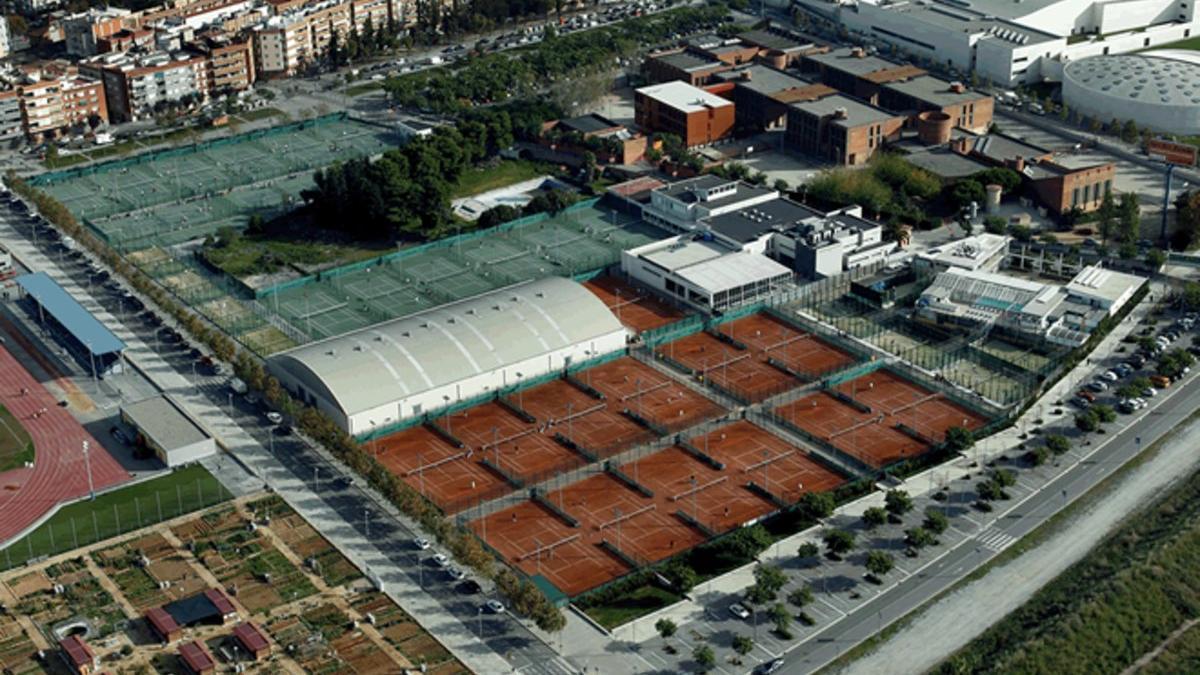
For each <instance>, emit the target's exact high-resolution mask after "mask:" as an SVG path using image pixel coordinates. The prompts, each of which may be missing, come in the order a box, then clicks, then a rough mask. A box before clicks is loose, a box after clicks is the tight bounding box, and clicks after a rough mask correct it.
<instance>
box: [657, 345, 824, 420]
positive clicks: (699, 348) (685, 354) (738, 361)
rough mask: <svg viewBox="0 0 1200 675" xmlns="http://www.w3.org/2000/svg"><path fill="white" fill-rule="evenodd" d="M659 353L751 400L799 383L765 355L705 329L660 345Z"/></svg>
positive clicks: (734, 393)
mask: <svg viewBox="0 0 1200 675" xmlns="http://www.w3.org/2000/svg"><path fill="white" fill-rule="evenodd" d="M658 353H659V354H661V355H663V356H666V357H667V358H669V359H670V360H672V361H674V362H676V363H678V364H680V365H682V366H684V367H686V368H689V369H691V370H692V371H693V372H695V373H696V376H697V377H702V378H704V379H705V380H709V381H711V382H712V383H713V384H715V385H716V386H717V387H719V388H721V389H724V390H726V391H728V392H729V393H731V394H733V395H734V396H737V397H738V398H741V399H742V400H744V401H748V402H751V403H757V402H759V401H763V400H765V399H767V398H769V397H770V396H773V395H775V394H778V393H780V392H784V391H787V390H788V389H792V388H794V387H798V386H800V384H801V382H800V380H798V379H796V378H794V377H792V376H790V375H788V374H787V373H785V372H783V371H781V370H779V369H778V368H775V367H774V366H771V365H768V364H767V363H766V361H765V358H762V357H760V356H759V355H757V354H755V353H754V352H753V351H750V350H741V349H738V348H737V347H735V346H733V345H730V344H727V343H725V342H722V341H721V340H719V339H717V338H716V337H713V336H712V335H710V334H708V333H706V332H699V333H693V334H692V335H689V336H687V337H685V338H680V339H678V340H675V341H674V342H669V343H667V344H665V345H661V346H659V348H658Z"/></svg>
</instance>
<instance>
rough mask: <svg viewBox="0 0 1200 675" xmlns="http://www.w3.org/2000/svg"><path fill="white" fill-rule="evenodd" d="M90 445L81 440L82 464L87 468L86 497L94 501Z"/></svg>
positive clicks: (94, 487)
mask: <svg viewBox="0 0 1200 675" xmlns="http://www.w3.org/2000/svg"><path fill="white" fill-rule="evenodd" d="M89 449H90V445H89V443H88V442H87V441H84V442H83V464H84V466H85V467H86V468H87V479H88V498H89V499H91V500H92V501H96V486H95V484H93V483H92V458H91V456H90V455H89V453H88V450H89Z"/></svg>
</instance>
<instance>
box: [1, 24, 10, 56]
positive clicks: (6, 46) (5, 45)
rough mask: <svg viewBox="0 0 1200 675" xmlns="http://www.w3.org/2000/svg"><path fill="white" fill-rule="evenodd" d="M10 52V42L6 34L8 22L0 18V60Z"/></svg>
mask: <svg viewBox="0 0 1200 675" xmlns="http://www.w3.org/2000/svg"><path fill="white" fill-rule="evenodd" d="M10 51H12V40H11V38H10V37H9V34H8V21H7V20H5V19H3V18H0V59H2V58H4V57H6V56H8V53H9V52H10Z"/></svg>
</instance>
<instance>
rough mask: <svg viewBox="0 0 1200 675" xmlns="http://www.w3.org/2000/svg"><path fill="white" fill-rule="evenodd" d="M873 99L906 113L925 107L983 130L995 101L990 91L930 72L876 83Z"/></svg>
mask: <svg viewBox="0 0 1200 675" xmlns="http://www.w3.org/2000/svg"><path fill="white" fill-rule="evenodd" d="M876 103H878V104H879V106H880V107H883V108H887V109H888V110H895V111H897V112H902V113H906V116H908V117H915V116H916V115H917V114H919V113H922V112H926V111H937V112H941V113H945V114H946V115H948V116H949V117H950V119H951V121H952V123H953V124H954V126H956V127H958V128H960V129H966V130H968V131H972V132H975V133H983V132H986V131H987V130H988V127H990V126H991V124H992V113H993V107H994V102H993V100H992V97H991V96H990V95H989V94H984V93H982V92H978V91H974V90H972V89H969V88H967V87H966V86H965V85H964V84H963V83H961V82H947V81H946V80H942V79H939V78H936V77H933V76H931V75H920V76H916V77H911V78H908V79H903V80H894V81H892V82H888V83H886V84H883V85H881V86H880V87H879V94H878V97H877V100H876Z"/></svg>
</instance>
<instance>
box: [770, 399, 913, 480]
mask: <svg viewBox="0 0 1200 675" xmlns="http://www.w3.org/2000/svg"><path fill="white" fill-rule="evenodd" d="M775 414H777V415H779V416H780V417H782V418H784V419H786V420H787V421H789V422H791V423H792V424H794V425H795V426H797V427H799V428H800V429H803V430H805V431H807V432H809V433H811V434H813V435H814V436H817V437H818V438H821V439H823V440H825V441H828V442H829V443H830V444H831V445H833V446H834V447H835V448H838V449H839V450H841V451H843V452H845V453H847V454H849V455H851V456H852V457H855V458H857V459H859V460H861V461H863V462H866V463H867V464H869V465H871V466H873V467H876V468H880V467H883V466H885V465H887V464H889V463H891V462H894V461H896V460H898V459H903V458H905V457H913V456H916V455H920V454H922V453H924V452H925V451H926V450H928V449H929V446H928V445H926V444H925V443H922V442H921V441H918V440H916V439H915V438H913V437H911V436H909V435H907V434H905V433H903V432H901V431H899V430H897V429H895V428H894V427H893V426H892V425H891V423H890V422H889V421H888V420H887V419H886V416H885V415H883V414H881V413H876V412H870V413H867V412H863V411H860V410H858V409H857V408H855V407H853V406H851V405H850V404H847V403H843V402H842V401H839V400H838V399H837V398H836V397H834V396H833V395H832V394H830V393H829V392H824V391H823V392H819V393H816V394H813V395H811V396H806V397H804V398H802V399H800V400H798V401H793V402H791V403H788V404H785V405H782V406H780V407H779V408H777V409H776V410H775Z"/></svg>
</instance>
